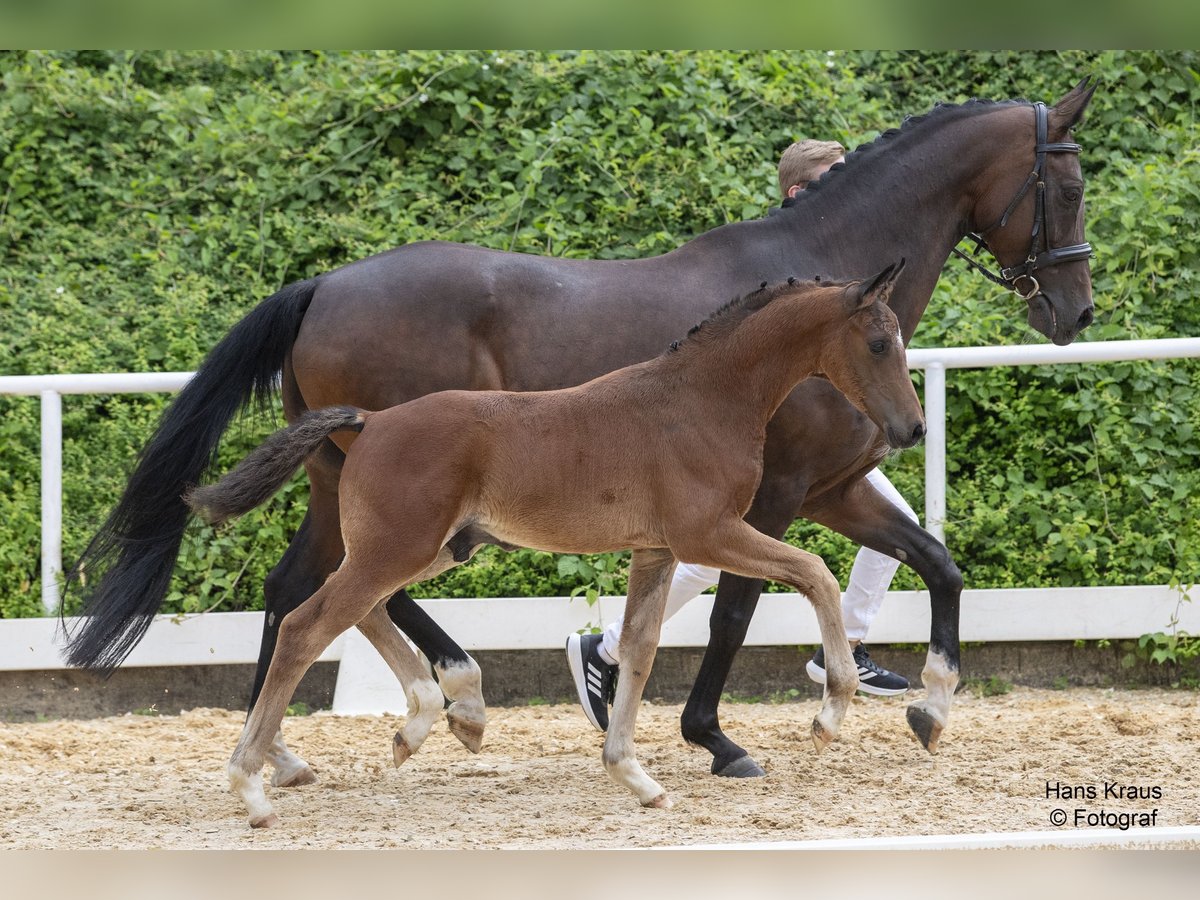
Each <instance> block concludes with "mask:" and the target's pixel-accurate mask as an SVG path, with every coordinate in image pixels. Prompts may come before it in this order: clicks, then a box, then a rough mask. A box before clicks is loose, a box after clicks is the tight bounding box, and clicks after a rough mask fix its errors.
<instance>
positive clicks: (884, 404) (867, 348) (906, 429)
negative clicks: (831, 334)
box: [821, 260, 925, 448]
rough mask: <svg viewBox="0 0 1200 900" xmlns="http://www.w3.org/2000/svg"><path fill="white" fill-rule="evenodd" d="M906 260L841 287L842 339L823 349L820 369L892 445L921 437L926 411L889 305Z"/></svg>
mask: <svg viewBox="0 0 1200 900" xmlns="http://www.w3.org/2000/svg"><path fill="white" fill-rule="evenodd" d="M903 269H904V260H901V261H900V262H899V263H898V264H895V265H891V266H888V267H887V268H886V269H884V270H883V271H882V272H880V273H879V274H878V275H876V276H875V277H874V278H868V279H867V280H865V281H859V282H853V283H851V284H848V285H846V286H845V288H844V289H843V295H842V305H843V308H844V310H845V312H846V316H847V322H846V325H847V327H846V329H845V330H844V331H843V332H842V334H843V336H844V337H843V340H842V341H841V342H840V344H839V343H836V342H835V343H833V344H830V345H829V346H827V347H825V348H823V353H822V361H821V368H822V371H823V372H824V374H825V376H826V377H827V378H828V379H829V380H830V381H831V382H833V385H834V387H836V388H837V389H838V390H840V391H841V392H842V393H843V394H845V395H846V398H847V399H848V400H849V401H850V402H851V403H853V404H854V405H855V406H856V407H858V409H859V410H860V411H862V412H863V413H865V414H866V415H867V416H868V417H869V418H870V419H871V421H872V422H874V423H875V424H876V425H877V426H879V429H880V430H881V431H882V432H883V433H884V435H885V436H886V438H887V442H888V444H890V445H891V446H892V447H896V448H903V447H911V446H913V445H914V444H916V443H917V442H918V441H920V440H921V438H922V437H924V435H925V414H924V412H923V411H922V409H921V401H920V400H919V399H917V392H916V390H915V389H914V388H913V383H912V378H911V377H909V374H908V359H907V357H906V355H905V352H904V339H903V337H902V336H901V334H900V323H899V321H898V320H897V319H896V314H895V313H893V312H892V310H891V308H890V307H889V306H888V300H889V298H890V297H891V294H892V288H893V287H894V286H895V284H896V279H897V278H898V277H899V275H900V273H901V272H902V271H903Z"/></svg>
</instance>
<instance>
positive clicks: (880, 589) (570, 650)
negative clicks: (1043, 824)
mask: <svg viewBox="0 0 1200 900" xmlns="http://www.w3.org/2000/svg"><path fill="white" fill-rule="evenodd" d="M845 152H846V150H845V148H844V147H843V146H842V145H841V144H839V143H838V142H837V141H816V140H811V139H809V140H803V141H797V142H795V143H794V144H792V145H791V146H789V147H788V148H787V149H786V150H784V151H783V156H782V157H780V160H779V190H780V193H781V194H782V201H783V202H782V204H781V206H780V207H776V208H774V209H771V210H770V211H769V212H768V213H767V215H775V214H777V213H778V212H779V211H780V209H783V208H787V207H789V206H792V205H793V204H795V203H796V202H797V199H798V195H799V194H800V192H801V191H803V190H805V189H806V188H807V187H808V185H809V183H810V182H812V181H815V180H817V179H818V178H820V177H821V176H822V175H823V174H825V172H827V171H828V170H829V169H830V168H832V167H833V166H834V165H836V164H837V163H841V162H845V161H846V157H845ZM865 477H866V479H867V481H868V482H870V483H871V486H872V487H874V488H875V490H877V491H878V492H879V493H880V494H882V495H883V496H884V498H885V499H887V500H888V501H889V502H891V503H892V504H893V505H895V506H897V507H898V508H900V509H902V510H904V513H905V514H906V515H907V516H908V517H909V518H910V519H912V520H913V521H914V522H916V521H917V514H916V513H915V512H913V510H912V507H910V506H909V505H908V503H906V502H905V500H904V498H903V497H901V496H900V492H899V491H897V490H896V489H895V487H893V486H892V483H891V482H890V481H888V479H887V477H886V476H885V475H884V474H883V473H882V472H881V471H879V469H872V470H871V471H870V472H868V473H867V474H866V476H865ZM899 567H900V562H899V561H898V560H896V559H893V558H892V557H890V556H885V555H884V554H882V553H878V552H876V551H874V550H871V549H870V548H868V547H860V548H859V550H858V555H857V556H856V557H855V559H854V565H853V567H851V569H850V580H849V582H848V583H847V584H846V591H845V593H844V594H843V595H842V618H843V620H844V621H845V625H846V637H847V638H848V639H849V641H850V646H851V648H852V649H853V651H854V661H855V663H857V664H858V685H859V690H861V691H863V692H865V693H868V694H878V695H881V696H889V697H890V696H894V695H896V694H903V693H904V692H905V691H907V690H908V680H907V679H906V678H904V676H902V675H897V674H896V673H895V672H890V671H888V670H887V669H885V668H883V667H882V666H880V665H879V664H878V663H876V662H875V661H874V660H872V659H871V656H870V654H869V653H868V652H867V646H866V644H864V643H863V640H864V639H865V638H866V636H867V630H868V629H869V628H870V627H871V622H872V620H874V618H875V615H876V613H878V612H879V607H880V606H881V605H882V604H883V598H884V596H886V594H887V589H888V586H889V585H890V584H891V583H892V579H893V578H894V577H895V575H896V570H897V569H898V568H899ZM720 576H721V573H720V572H719V571H718V570H716V569H711V568H708V567H705V566H694V565H690V564H688V563H680V564H679V565H678V566H677V567H676V569H675V577H674V580H673V581H672V582H671V590H670V593H669V595H668V597H667V606H666V610H665V612H664V615H663V621H666V620H667V619H669V618H671V616H673V615H675V613H677V612H679V610H680V609H682V608H683V606H684V604H686V603H687V602H688V601H689V600H691V599H693V598H694V597H697V596H699V595H700V594H702V593H704V592H705V591H706V590H708V589H709V588H710V587H712V586H713V585H714V584H716V583H717V580H718V579H719V578H720ZM623 625H624V619H617V620H616V621H615V622H613V623H612V624H610V625H609V626H608V627H607V628H606V629H604V631H603V632H602V633H600V634H572V635H571V636H570V637H568V638H567V663H568V665H569V666H570V668H571V677H572V678H573V680H574V682H575V691H576V693H577V694H578V695H579V702H580V704H582V706H583V712H584V714H585V715H586V716H587V717H588V721H589V722H591V723H592V724H593V725H595V726H596V728H598V729H599V730H601V731H607V730H608V707H609V706H610V705H611V704H612V698H613V690H614V687H615V685H616V678H617V671H618V668H619V666H620V660H621V628H622V626H623ZM805 670H806V671H807V672H808V677H809V678H811V679H812V680H813V681H815V682H817V683H818V684H824V683H825V654H824V650H823V649H822V648H817V652H816V654H815V655H814V656H813V658H812V659H811V660H809V661H808V664H807V666H805Z"/></svg>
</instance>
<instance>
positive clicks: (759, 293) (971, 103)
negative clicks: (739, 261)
mask: <svg viewBox="0 0 1200 900" xmlns="http://www.w3.org/2000/svg"><path fill="white" fill-rule="evenodd" d="M1028 104H1029V101H1027V100H984V99H978V98H974V99H971V100H967V101H965V102H963V103H939V104H937V105H936V106H934V107H933V109H931V110H930V111H929V112H927V113H924V114H923V115H919V116H906V117H905V119H904V121H903V122H901V124H900V127H899V128H889V129H888V130H887V131H885V132H883V133H882V134H880V135H879V136H878V137H877V138H875V139H874V140H873V141H871V142H869V143H866V144H860V145H859V146H858V147H856V148H855V149H854V150H852V151H851V152H850V153H848V154H846V161H845V162H844V163H838V164H836V165H835V166H833V167H832V168H830V169H829V171H827V172H826V173H825V174H824V175H822V176H821V177H820V178H819V179H818V180H816V181H811V182H809V184H808V187H807V188H806V189H805V190H804V191H802V192H801V193H799V194H797V195H796V199H797V200H803V198H804V197H805V196H806V195H809V194H812V193H814V192H816V191H819V190H820V189H821V188H822V187H824V186H827V184H828V182H829V180H830V179H831V178H833V179H836V178H838V177H840V176H841V174H842V172H843V171H844V170H845V169H847V168H850V167H852V166H855V165H859V164H861V163H862V161H863V160H865V159H871V158H874V157H875V156H876V155H877V154H879V153H880V152H882V150H883V149H884V148H886V147H888V146H890V144H891V143H892V142H893V141H895V140H896V139H897V138H898V137H900V136H901V135H908V134H911V133H912V132H913V131H915V130H917V129H918V128H920V127H921V126H922V125H925V124H926V123H934V122H940V121H942V120H945V121H952V120H955V119H957V118H959V117H964V116H975V115H981V114H983V113H986V112H990V111H991V110H994V109H996V108H998V107H1005V106H1020V105H1028ZM799 205H800V204H793V205H791V206H789V207H785V209H795V208H796V207H797V206H799ZM813 280H814V281H818V282H819V281H822V279H821V278H820V277H819V276H818V277H817V278H815V279H813ZM822 283H825V284H833V283H835V282H822ZM841 283H843V284H844V283H848V282H841ZM797 284H798V282H797V280H796V279H795V278H792V279H789V280H788V281H786V282H783V283H780V284H776V285H768V283H767V282H765V281H764V282H763V283H762V284H761V285H759V287H758V289H757V290H755V291H751V292H750V293H748V294H743V295H742V296H740V297H735V298H733V299H732V300H730V301H729V302H728V303H726V304H725V305H724V306H722V307H721V308H720V309H718V310H716V311H715V312H714V313H713V314H712V315H710V316H709V317H708V318H706V319H705V320H704V321H703V322H701V323H700V324H698V325H694V326H693V327H692V329H691V330H690V331H689V332H688V333H687V337H686V338H684V339H683V340H678V341H672V342H671V345H670V347H669V349H668V351H667V352H668V353H670V352H673V351H675V350H678V349H680V348H681V347H683V346H686V345H687V344H688V343H689V342H691V341H692V340H694V339H695V337H696V336H697V335H699V334H703V335H705V336H708V335H714V334H717V333H724V332H728V331H729V330H731V329H732V328H734V327H736V325H738V324H739V323H741V322H742V320H744V319H745V318H746V317H747V316H749V315H750V314H751V313H753V312H756V311H758V310H760V309H762V308H763V307H764V306H766V305H767V304H768V303H770V302H771V301H772V300H774V299H776V298H777V297H779V296H782V295H783V294H786V293H789V292H790V291H793V290H795V287H796V285H797Z"/></svg>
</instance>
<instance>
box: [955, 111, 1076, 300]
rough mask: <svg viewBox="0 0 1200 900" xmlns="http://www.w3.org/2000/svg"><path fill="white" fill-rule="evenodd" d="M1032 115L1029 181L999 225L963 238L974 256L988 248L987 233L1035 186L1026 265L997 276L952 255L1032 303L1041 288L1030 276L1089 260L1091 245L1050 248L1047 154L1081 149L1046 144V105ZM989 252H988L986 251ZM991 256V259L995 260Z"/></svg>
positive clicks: (957, 252)
mask: <svg viewBox="0 0 1200 900" xmlns="http://www.w3.org/2000/svg"><path fill="white" fill-rule="evenodd" d="M1033 109H1034V114H1035V117H1036V121H1037V126H1036V127H1037V143H1036V145H1035V146H1034V154H1035V156H1034V167H1033V171H1032V172H1030V173H1029V177H1028V178H1026V179H1025V183H1024V184H1022V185H1021V187H1020V189H1019V190H1018V191H1017V193H1016V195H1015V196H1014V197H1013V198H1012V200H1011V201H1009V204H1008V206H1007V207H1006V208H1005V210H1004V214H1003V215H1002V216H1000V219H999V221H997V222H996V223H995V224H993V225H991V226H989V227H987V228H984V229H983V230H982V231H978V232H975V231H972V232H968V233H967V234H966V237H968V238H970V239H971V240H973V241H974V242H975V249H974V251H972V252H974V253H978V252H979V251H980V250H981V249H982V248H984V247H987V240H986V239H985V238H984V235H986V234H987V233H988V232H989V231H994V230H995V229H997V228H1003V227H1004V226H1005V225H1007V224H1008V217H1009V216H1010V215H1012V212H1013V210H1014V209H1016V208H1017V204H1018V203H1020V202H1021V200H1022V198H1023V197H1024V196H1025V195H1026V194H1027V193H1028V192H1029V189H1030V188H1031V187H1033V186H1035V185H1036V186H1037V191H1036V193H1035V195H1034V197H1035V199H1034V208H1033V209H1034V213H1033V233H1032V234H1031V235H1030V237H1029V254H1028V255H1027V257H1026V258H1025V261H1024V262H1023V263H1021V264H1020V265H1016V266H1009V267H1007V268H1002V269H1000V271H999V273H996V272H993V271H992V270H991V269H989V268H988V267H987V266H985V265H984V264H983V263H981V262H979V260H977V259H975V258H974V257H973V256H971V255H969V254H967V253H963V252H962V251H961V250H959V249H958V248H957V247H955V248H954V250H953V251H952V252H953V253H954V254H955V255H956V256H959V257H961V258H962V259H965V260H966V261H967V264H968V265H970V266H971V267H972V268H974V269H976V270H977V271H979V272H981V273H983V275H984V276H985V277H986V278H987V279H988V280H990V281H993V282H995V283H996V284H998V285H1000V286H1001V287H1004V288H1007V289H1008V290H1010V291H1012V292H1013V293H1015V294H1017V295H1018V296H1019V297H1020V298H1021V299H1022V300H1032V299H1033V298H1034V297H1035V296H1037V294H1038V292H1039V291H1040V290H1041V285H1039V284H1038V280H1037V279H1036V278H1034V277H1033V273H1034V272H1036V271H1037V270H1038V269H1044V268H1048V267H1050V266H1057V265H1058V264H1059V263H1065V262H1074V261H1076V260H1080V259H1088V258H1089V257H1091V255H1092V245H1091V244H1089V243H1086V242H1085V243H1082V244H1072V245H1071V246H1069V247H1053V248H1052V247H1051V246H1050V232H1049V229H1048V228H1046V227H1045V225H1046V177H1045V171H1046V154H1047V153H1079V152H1080V150H1081V149H1082V148H1081V147H1080V146H1079V145H1078V144H1074V143H1070V142H1067V141H1061V142H1055V143H1047V141H1046V135H1047V127H1046V104H1045V103H1040V102H1039V103H1035V104H1034V105H1033ZM1039 236H1041V237H1042V243H1043V246H1044V247H1045V249H1044V250H1042V252H1040V253H1039V252H1038V249H1037V248H1038V238H1039ZM988 250H989V251H991V248H990V247H988ZM995 255H996V254H995V253H994V252H992V256H993V257H995ZM1022 279H1025V280H1027V281H1028V282H1029V283H1030V287H1029V289H1028V290H1025V291H1022V289H1021V288H1020V286H1019V285H1018V282H1020V281H1021V280H1022Z"/></svg>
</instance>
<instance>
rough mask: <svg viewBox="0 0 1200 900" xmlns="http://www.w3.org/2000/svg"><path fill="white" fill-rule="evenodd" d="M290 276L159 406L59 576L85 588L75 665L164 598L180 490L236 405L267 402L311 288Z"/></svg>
mask: <svg viewBox="0 0 1200 900" xmlns="http://www.w3.org/2000/svg"><path fill="white" fill-rule="evenodd" d="M316 287H317V281H316V279H309V280H307V281H298V282H295V283H294V284H289V285H288V286H287V287H285V288H283V289H282V290H280V291H278V292H277V293H276V294H274V295H273V296H271V297H269V298H268V299H266V300H264V301H263V302H262V303H260V304H259V305H258V306H257V307H255V308H254V309H253V310H252V311H251V312H250V313H249V314H248V315H247V316H246V317H245V318H244V319H242V320H241V321H240V322H239V323H238V324H237V325H235V326H234V327H233V329H232V330H231V331H230V332H229V334H228V335H226V336H225V338H224V339H222V341H221V342H220V343H219V344H217V345H216V346H215V347H214V348H213V349H212V351H211V352H210V353H209V354H208V357H207V358H206V359H205V360H204V362H203V364H202V365H201V366H200V368H199V370H198V371H197V372H196V375H195V376H194V377H193V378H192V380H191V381H189V382H188V383H187V384H186V385H185V386H184V388H183V390H182V391H180V393H179V395H178V396H177V397H176V398H175V399H174V401H173V402H172V403H171V405H170V407H168V408H167V411H166V412H165V413H164V414H163V417H162V420H161V421H160V422H159V424H158V429H157V430H156V431H155V432H154V436H153V437H152V438H150V441H149V442H148V443H147V444H146V446H145V447H144V448H143V449H142V452H141V454H140V456H139V457H138V461H137V466H136V467H135V468H134V470H133V474H131V475H130V476H129V482H128V483H127V484H126V486H125V492H124V494H122V495H121V499H120V500H119V501H118V503H117V505H116V508H114V509H113V511H112V512H111V513H110V514H109V516H108V520H107V521H106V522H105V523H104V524H103V525H102V526H101V527H100V530H99V531H98V532H97V533H96V535H95V537H93V538H92V540H91V543H89V544H88V546H87V549H85V550H84V551H83V554H82V555H81V556H80V558H79V561H78V562H77V563H76V564H75V565H74V567H73V568H72V569H71V571H70V572H69V573H68V574H67V577H66V588H67V590H68V591H70V590H73V589H75V590H78V591H79V592H80V593H81V594H82V595H83V613H82V615H83V618H82V619H81V620H80V622H79V624H78V625H77V626H75V628H74V630H73V633H72V634H71V635H70V636H69V639H68V644H67V661H68V662H69V663H70V664H71V665H73V666H83V667H84V668H88V669H98V670H100V671H103V672H108V671H111V670H112V669H114V668H116V667H117V666H118V665H120V664H121V661H122V660H124V659H125V657H126V656H128V655H129V651H131V650H132V649H133V648H134V645H136V644H137V642H138V641H139V640H141V638H142V635H144V634H145V633H146V629H147V628H149V627H150V622H151V621H152V620H153V619H154V614H155V613H157V612H158V610H159V608H160V607H161V606H162V603H163V598H164V597H165V596H166V594H167V587H168V585H169V584H170V582H171V573H172V571H173V570H174V568H175V558H176V557H177V556H178V555H179V545H180V542H181V541H182V540H183V532H184V528H185V526H186V525H187V521H188V516H189V511H188V508H187V506H185V505H184V503H183V500H182V499H181V497H180V495H181V494H182V493H183V491H184V489H185V488H187V486H188V485H190V484H196V483H197V482H199V481H200V480H201V478H203V476H204V473H205V472H206V471H208V469H209V468H210V467H211V466H212V464H213V461H214V460H215V458H216V453H217V446H218V444H219V443H220V441H221V435H223V434H224V433H225V429H226V428H228V427H229V423H230V422H231V421H232V420H233V417H234V416H235V415H237V413H238V412H239V410H241V409H242V408H244V407H245V406H247V405H249V404H250V403H251V402H252V401H255V400H257V401H258V403H259V405H260V406H266V403H267V401H268V400H269V399H270V398H271V396H272V394H273V393H274V392H275V390H276V384H277V378H278V375H279V373H280V371H281V370H282V369H283V364H284V361H285V360H286V359H287V355H288V353H289V352H290V350H291V348H292V344H293V343H294V342H295V340H296V334H297V332H298V331H299V329H300V323H301V321H302V320H303V318H304V314H305V312H307V310H308V306H309V303H310V302H311V301H312V298H313V293H314V292H315V291H316Z"/></svg>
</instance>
